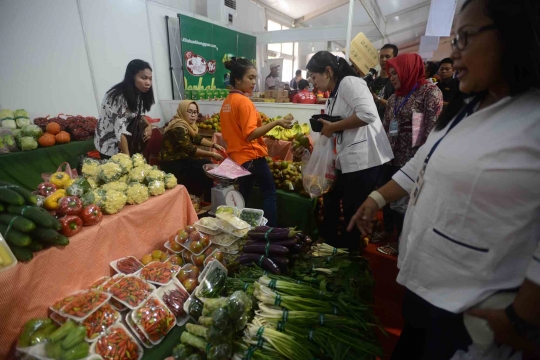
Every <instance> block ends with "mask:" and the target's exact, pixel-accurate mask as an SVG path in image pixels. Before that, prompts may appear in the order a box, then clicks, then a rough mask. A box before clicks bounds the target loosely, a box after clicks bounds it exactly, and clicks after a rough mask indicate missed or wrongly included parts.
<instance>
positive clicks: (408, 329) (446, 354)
mask: <svg viewBox="0 0 540 360" xmlns="http://www.w3.org/2000/svg"><path fill="white" fill-rule="evenodd" d="M402 312H403V319H404V320H405V327H404V328H403V331H402V333H401V336H400V338H399V341H398V343H397V345H396V347H395V348H394V352H393V353H392V358H391V360H448V359H450V358H451V357H452V356H453V355H454V354H455V352H456V351H457V350H467V347H468V346H469V345H470V344H471V343H472V340H471V338H470V336H469V333H468V332H467V329H466V328H465V325H464V324H463V314H454V313H451V312H449V311H446V310H443V309H440V308H438V307H436V306H434V305H431V304H430V303H428V302H427V301H425V300H424V299H422V298H421V297H420V296H418V295H416V294H415V293H413V292H412V291H410V290H407V291H406V292H405V296H404V297H403V308H402Z"/></svg>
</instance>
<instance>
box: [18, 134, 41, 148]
mask: <svg viewBox="0 0 540 360" xmlns="http://www.w3.org/2000/svg"><path fill="white" fill-rule="evenodd" d="M37 147H38V143H37V141H36V139H34V138H33V137H31V136H23V137H22V138H21V149H22V150H23V151H27V150H34V149H37Z"/></svg>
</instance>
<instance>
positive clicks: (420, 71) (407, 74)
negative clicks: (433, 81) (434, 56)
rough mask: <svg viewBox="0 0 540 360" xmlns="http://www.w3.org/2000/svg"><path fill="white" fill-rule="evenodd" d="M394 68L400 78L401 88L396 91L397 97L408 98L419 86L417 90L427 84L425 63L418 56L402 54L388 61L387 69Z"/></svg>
mask: <svg viewBox="0 0 540 360" xmlns="http://www.w3.org/2000/svg"><path fill="white" fill-rule="evenodd" d="M390 68H394V69H395V70H396V72H397V74H398V76H399V81H400V83H401V87H400V88H399V89H396V95H397V96H406V95H407V94H408V93H410V92H411V90H412V89H413V88H414V87H415V85H417V88H418V87H420V86H422V85H424V84H427V83H428V81H427V80H426V79H425V77H426V75H425V70H424V63H423V62H422V58H421V57H420V55H418V54H401V55H398V56H397V57H395V58H393V59H390V60H388V62H387V63H386V69H387V71H388V72H390Z"/></svg>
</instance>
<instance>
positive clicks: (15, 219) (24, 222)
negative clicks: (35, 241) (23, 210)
mask: <svg viewBox="0 0 540 360" xmlns="http://www.w3.org/2000/svg"><path fill="white" fill-rule="evenodd" d="M0 223H4V224H6V225H9V224H10V223H11V226H12V228H13V229H15V230H19V231H22V232H25V233H27V232H30V231H32V230H34V229H35V228H36V224H34V222H33V221H31V220H28V219H27V218H25V217H23V216H20V215H13V214H0Z"/></svg>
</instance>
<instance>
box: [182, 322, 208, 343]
mask: <svg viewBox="0 0 540 360" xmlns="http://www.w3.org/2000/svg"><path fill="white" fill-rule="evenodd" d="M186 330H187V331H188V332H189V333H190V334H193V335H196V336H200V337H202V338H205V339H206V332H207V331H208V329H207V328H205V327H204V326H201V325H195V324H191V323H187V324H186Z"/></svg>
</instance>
